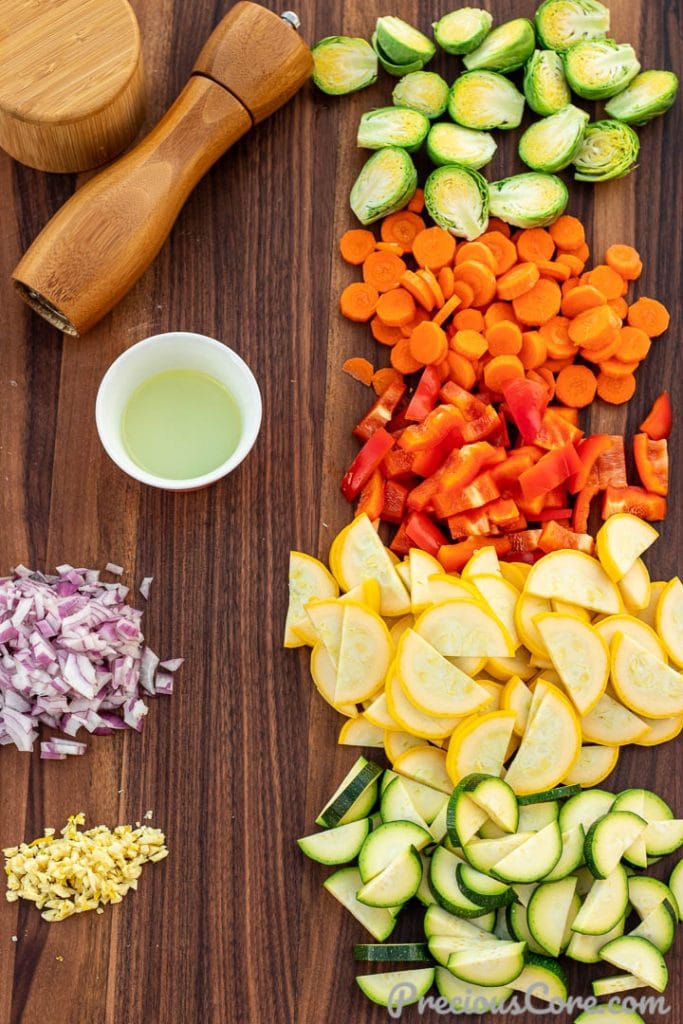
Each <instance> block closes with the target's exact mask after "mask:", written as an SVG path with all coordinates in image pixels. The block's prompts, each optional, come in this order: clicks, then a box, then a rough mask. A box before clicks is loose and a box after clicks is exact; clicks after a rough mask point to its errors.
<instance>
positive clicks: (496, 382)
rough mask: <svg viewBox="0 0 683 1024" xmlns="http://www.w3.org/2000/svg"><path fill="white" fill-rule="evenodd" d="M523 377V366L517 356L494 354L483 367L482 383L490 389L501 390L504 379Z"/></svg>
mask: <svg viewBox="0 0 683 1024" xmlns="http://www.w3.org/2000/svg"><path fill="white" fill-rule="evenodd" d="M523 377H524V367H523V366H522V362H521V360H520V359H518V358H517V356H496V357H495V358H494V359H492V360H491V362H490V363H487V364H486V366H485V368H484V383H485V384H486V387H487V388H490V389H491V391H502V390H503V384H504V383H505V381H506V380H514V379H517V378H519V379H523Z"/></svg>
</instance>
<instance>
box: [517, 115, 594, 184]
mask: <svg viewBox="0 0 683 1024" xmlns="http://www.w3.org/2000/svg"><path fill="white" fill-rule="evenodd" d="M589 120H590V118H589V115H588V114H587V113H586V111H585V110H580V109H579V107H575V106H573V105H572V104H571V103H569V104H568V105H567V106H566V107H564V108H563V109H562V110H560V111H558V113H557V114H551V115H550V117H544V118H543V120H542V121H536V122H535V123H534V124H532V125H530V126H529V127H528V128H527V130H526V131H525V132H524V134H523V135H522V137H521V139H520V140H519V155H520V158H521V159H522V160H523V161H524V163H525V164H526V165H527V166H528V167H531V168H532V169H533V170H534V171H563V170H564V168H565V167H569V165H570V163H571V162H572V160H573V159H574V157H575V156H576V154H577V153H578V151H579V148H580V146H581V142H582V140H583V135H584V132H585V130H586V125H587V124H588V122H589Z"/></svg>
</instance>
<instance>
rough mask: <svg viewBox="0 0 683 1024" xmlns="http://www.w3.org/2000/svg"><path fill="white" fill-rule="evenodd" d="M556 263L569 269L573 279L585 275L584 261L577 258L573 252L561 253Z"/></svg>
mask: <svg viewBox="0 0 683 1024" xmlns="http://www.w3.org/2000/svg"><path fill="white" fill-rule="evenodd" d="M555 262H556V263H561V264H562V265H563V266H565V267H568V268H569V272H570V274H571V276H572V277H578V276H579V274H583V271H584V268H585V266H586V264H585V263H584V262H583V260H580V259H579V257H578V256H575V255H574V253H573V252H561V253H559V254H558V255H557V257H556V259H555Z"/></svg>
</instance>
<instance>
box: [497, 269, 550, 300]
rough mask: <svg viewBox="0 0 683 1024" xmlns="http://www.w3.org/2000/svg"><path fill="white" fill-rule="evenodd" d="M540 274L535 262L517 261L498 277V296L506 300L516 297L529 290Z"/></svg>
mask: <svg viewBox="0 0 683 1024" xmlns="http://www.w3.org/2000/svg"><path fill="white" fill-rule="evenodd" d="M540 276H541V275H540V273H539V270H538V267H537V266H536V264H535V263H518V264H517V265H516V266H514V267H513V268H512V269H511V270H508V271H507V273H505V274H503V275H502V277H499V278H498V284H497V292H498V298H499V299H503V300H504V301H506V302H510V301H512V300H513V299H518V298H519V297H520V295H524V293H525V292H528V291H531V289H532V288H533V287H534V285H535V284H536V282H537V281H538V280H539V278H540Z"/></svg>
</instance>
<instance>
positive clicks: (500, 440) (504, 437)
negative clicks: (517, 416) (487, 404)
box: [496, 409, 510, 449]
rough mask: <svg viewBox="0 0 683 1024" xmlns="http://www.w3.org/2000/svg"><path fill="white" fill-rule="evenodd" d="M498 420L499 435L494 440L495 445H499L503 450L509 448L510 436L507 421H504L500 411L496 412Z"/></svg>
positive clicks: (503, 415)
mask: <svg viewBox="0 0 683 1024" xmlns="http://www.w3.org/2000/svg"><path fill="white" fill-rule="evenodd" d="M498 419H499V420H500V434H499V435H498V437H497V438H496V444H500V445H502V446H503V448H505V449H507V448H509V447H510V434H509V432H508V421H507V420H506V419H505V414H504V413H503V410H502V409H499V410H498Z"/></svg>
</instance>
